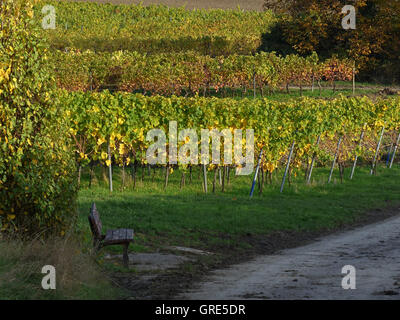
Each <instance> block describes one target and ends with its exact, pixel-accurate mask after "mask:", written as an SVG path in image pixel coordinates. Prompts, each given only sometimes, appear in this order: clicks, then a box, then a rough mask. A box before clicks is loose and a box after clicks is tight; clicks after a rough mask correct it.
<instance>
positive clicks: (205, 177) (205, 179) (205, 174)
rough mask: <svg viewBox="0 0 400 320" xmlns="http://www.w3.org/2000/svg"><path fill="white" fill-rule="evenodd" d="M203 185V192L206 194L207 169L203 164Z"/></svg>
mask: <svg viewBox="0 0 400 320" xmlns="http://www.w3.org/2000/svg"><path fill="white" fill-rule="evenodd" d="M203 180H204V181H203V183H204V192H205V193H207V192H208V190H207V167H206V165H205V164H203Z"/></svg>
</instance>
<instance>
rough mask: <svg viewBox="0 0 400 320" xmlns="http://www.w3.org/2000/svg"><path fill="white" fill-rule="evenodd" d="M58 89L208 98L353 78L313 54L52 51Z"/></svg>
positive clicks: (342, 64) (347, 65)
mask: <svg viewBox="0 0 400 320" xmlns="http://www.w3.org/2000/svg"><path fill="white" fill-rule="evenodd" d="M51 57H52V58H51V59H52V61H53V63H54V70H55V77H56V80H57V83H58V86H59V87H60V88H63V89H67V90H69V91H76V90H83V91H87V90H101V89H110V90H118V91H128V92H132V91H141V92H146V93H148V92H150V93H152V94H163V95H171V94H175V95H183V94H186V95H195V94H202V95H206V93H207V92H209V91H210V90H215V91H217V92H218V91H219V90H221V89H224V88H232V89H240V90H241V91H242V92H245V91H250V90H254V89H255V88H257V89H260V91H261V94H263V93H264V89H265V88H267V89H268V90H269V91H271V90H276V89H278V88H288V87H289V86H290V85H291V86H293V85H294V86H299V87H302V86H307V85H309V86H311V85H313V84H314V83H315V85H316V84H317V83H320V80H325V81H330V82H334V81H336V80H342V81H349V80H351V79H352V78H353V63H352V62H351V61H349V60H346V59H344V60H340V59H337V58H335V57H334V58H331V59H328V60H326V61H324V62H321V61H319V58H318V56H317V55H316V54H313V55H311V56H309V57H306V58H303V57H299V56H297V55H288V56H286V57H281V56H279V55H276V54H275V53H265V52H262V53H257V54H255V55H252V56H244V55H231V56H228V57H223V56H220V57H215V58H212V57H210V56H203V55H199V54H197V53H194V52H186V53H180V54H157V55H146V54H140V53H137V52H126V51H125V52H122V51H118V52H114V53H94V52H93V51H84V52H81V51H76V50H70V51H68V52H60V51H57V52H53V53H52V56H51Z"/></svg>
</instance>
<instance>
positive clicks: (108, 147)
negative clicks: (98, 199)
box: [107, 144, 113, 192]
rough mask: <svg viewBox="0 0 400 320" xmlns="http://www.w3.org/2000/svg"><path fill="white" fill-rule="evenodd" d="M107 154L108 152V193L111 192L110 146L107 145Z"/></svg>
mask: <svg viewBox="0 0 400 320" xmlns="http://www.w3.org/2000/svg"><path fill="white" fill-rule="evenodd" d="M107 152H108V161H110V165H109V166H108V182H109V187H110V192H113V181H112V163H111V151H110V144H108V146H107Z"/></svg>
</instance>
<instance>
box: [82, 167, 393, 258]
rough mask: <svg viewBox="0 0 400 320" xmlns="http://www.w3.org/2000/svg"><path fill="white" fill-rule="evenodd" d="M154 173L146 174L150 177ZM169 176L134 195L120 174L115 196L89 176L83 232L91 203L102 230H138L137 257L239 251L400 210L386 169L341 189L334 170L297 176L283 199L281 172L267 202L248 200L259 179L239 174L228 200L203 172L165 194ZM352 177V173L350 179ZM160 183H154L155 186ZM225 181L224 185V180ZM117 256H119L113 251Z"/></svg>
mask: <svg viewBox="0 0 400 320" xmlns="http://www.w3.org/2000/svg"><path fill="white" fill-rule="evenodd" d="M146 171H147V170H146ZM164 173H165V170H161V169H158V170H156V175H155V176H154V178H153V176H152V175H153V171H152V172H151V175H150V176H148V175H147V173H146V174H145V175H144V181H143V182H141V181H140V177H139V181H138V182H137V186H136V189H135V190H133V187H132V185H131V184H129V183H127V185H126V186H125V189H124V190H121V179H120V176H121V174H120V172H119V171H118V170H117V169H115V170H114V192H113V193H112V194H110V192H109V191H108V189H107V182H106V181H104V180H103V178H101V173H100V172H99V171H98V172H97V174H96V176H97V180H96V181H95V182H94V184H93V186H92V188H91V189H89V188H88V174H87V173H84V174H83V180H82V184H81V191H80V194H79V212H80V222H79V223H80V226H81V227H82V228H83V230H85V234H86V235H87V237H88V238H90V231H89V226H88V222H87V215H88V213H89V208H90V205H91V202H92V201H95V202H96V205H97V208H98V210H99V212H100V214H101V218H102V221H103V226H104V228H105V229H108V228H119V227H124V228H133V229H135V232H136V240H137V242H136V247H135V249H136V250H138V251H141V250H152V249H154V248H158V247H163V246H166V245H181V246H191V247H195V248H200V249H209V250H212V249H214V248H223V247H225V246H235V247H239V246H240V245H245V244H241V242H240V241H239V238H240V236H243V235H245V234H249V233H250V234H253V235H266V234H268V233H270V232H272V231H276V230H320V229H330V228H335V227H337V226H338V225H340V224H343V223H348V222H351V221H354V220H355V219H357V218H358V217H360V216H361V215H362V214H363V213H365V212H366V211H367V210H369V209H376V208H384V207H385V206H387V205H388V204H391V205H397V204H400V183H399V178H400V168H399V167H398V166H396V167H395V168H393V169H386V168H384V167H383V165H381V166H380V167H379V170H378V173H377V176H370V175H369V168H366V167H365V168H362V169H357V171H356V175H355V178H354V180H353V181H350V180H348V179H346V180H345V181H344V182H343V184H342V183H340V180H339V176H338V172H337V171H336V172H335V174H336V176H335V177H334V179H333V181H332V183H331V184H329V185H328V184H327V178H328V174H329V169H326V168H317V169H315V175H314V181H313V183H312V184H311V186H307V185H305V183H304V174H303V173H301V172H298V175H297V178H295V179H294V180H293V181H292V184H291V186H289V185H286V188H285V190H284V193H283V194H280V192H279V184H280V181H281V176H282V172H277V173H276V174H275V175H274V176H273V183H272V185H265V187H264V191H263V194H262V195H259V193H258V191H257V189H256V192H255V196H254V197H253V199H249V191H250V185H251V180H252V177H250V176H247V177H235V176H234V175H232V177H231V182H230V185H228V186H227V187H226V190H225V192H224V193H222V192H221V187H220V186H219V185H218V183H217V191H216V193H215V194H213V193H212V185H211V182H212V179H213V173H211V172H210V173H209V176H208V182H209V185H208V189H209V193H208V194H207V195H206V194H204V192H203V188H202V179H201V175H200V174H199V169H198V168H196V169H194V170H193V180H192V183H189V181H188V180H189V178H188V175H187V176H186V186H185V187H184V188H183V189H182V190H181V189H180V180H181V174H180V172H179V171H177V170H175V171H174V173H173V174H172V175H171V176H170V179H169V185H168V188H167V189H166V190H165V189H164V184H163V183H164V176H163V175H164ZM345 174H346V176H348V174H349V169H347V172H345ZM153 179H154V181H152V180H153ZM217 180H218V179H217ZM112 250H120V249H119V248H113V249H112Z"/></svg>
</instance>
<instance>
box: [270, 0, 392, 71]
mask: <svg viewBox="0 0 400 320" xmlns="http://www.w3.org/2000/svg"><path fill="white" fill-rule="evenodd" d="M274 3H275V2H274V1H270V0H267V1H266V6H265V7H266V8H269V9H274V11H275V12H278V13H279V14H280V21H279V23H278V24H279V28H280V29H281V30H282V34H283V39H282V40H281V42H282V43H286V44H289V45H290V46H291V47H292V48H294V49H295V50H296V51H297V52H298V53H299V54H301V55H308V54H310V53H312V52H313V51H316V52H317V53H318V55H319V56H320V57H322V58H329V57H331V56H332V55H338V56H339V57H342V58H343V57H346V58H350V59H353V60H355V61H356V63H357V67H358V68H359V69H364V70H369V71H370V70H371V69H372V68H375V67H376V66H378V65H383V64H384V63H385V62H391V63H392V64H393V63H394V64H396V63H397V65H398V61H399V59H398V52H399V51H398V49H399V46H400V37H399V32H398V31H399V25H400V23H399V19H400V18H399V17H400V2H399V1H393V0H392V1H387V0H357V1H356V0H353V1H350V0H346V1H344V0H318V1H316V0H290V1H285V4H286V8H285V9H282V2H277V3H275V4H274ZM344 5H353V6H354V7H355V8H356V12H357V14H356V19H357V25H356V29H355V30H344V29H343V28H342V25H341V22H342V18H343V17H344V15H343V14H342V8H343V7H344ZM266 46H267V44H265V45H264V47H266ZM281 46H282V45H281ZM278 49H279V46H278ZM272 50H274V48H272Z"/></svg>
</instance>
